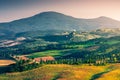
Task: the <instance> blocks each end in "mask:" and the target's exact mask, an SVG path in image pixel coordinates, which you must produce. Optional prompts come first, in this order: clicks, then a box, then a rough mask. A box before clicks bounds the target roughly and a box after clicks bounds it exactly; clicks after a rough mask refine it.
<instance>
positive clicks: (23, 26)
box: [0, 11, 120, 33]
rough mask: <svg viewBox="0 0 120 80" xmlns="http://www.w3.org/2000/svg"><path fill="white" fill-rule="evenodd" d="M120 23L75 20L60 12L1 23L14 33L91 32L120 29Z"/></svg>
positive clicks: (2, 26) (108, 20)
mask: <svg viewBox="0 0 120 80" xmlns="http://www.w3.org/2000/svg"><path fill="white" fill-rule="evenodd" d="M119 26H120V21H117V20H114V19H111V18H108V17H104V16H101V17H98V18H92V19H83V18H74V17H72V16H68V15H64V14H62V13H58V12H53V11H49V12H42V13H40V14H37V15H34V16H31V17H28V18H23V19H19V20H15V21H12V22H7V23H0V29H1V30H8V31H12V32H14V33H20V32H27V31H36V30H42V31H44V30H46V31H47V30H69V31H73V30H78V31H89V30H95V29H99V28H108V27H109V28H119Z"/></svg>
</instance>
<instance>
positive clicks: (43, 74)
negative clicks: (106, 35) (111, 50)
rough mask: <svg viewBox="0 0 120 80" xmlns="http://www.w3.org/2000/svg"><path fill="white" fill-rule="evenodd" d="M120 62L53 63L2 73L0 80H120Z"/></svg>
mask: <svg viewBox="0 0 120 80" xmlns="http://www.w3.org/2000/svg"><path fill="white" fill-rule="evenodd" d="M119 79H120V64H109V65H106V66H89V65H87V64H83V65H65V64H53V65H43V66H42V67H39V68H36V69H33V70H29V71H24V72H14V73H6V74H1V75H0V80H119Z"/></svg>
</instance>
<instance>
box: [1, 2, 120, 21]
mask: <svg viewBox="0 0 120 80" xmlns="http://www.w3.org/2000/svg"><path fill="white" fill-rule="evenodd" d="M47 11H55V12H59V13H63V14H66V15H70V16H73V17H76V18H87V19H88V18H96V17H100V16H106V17H110V18H113V19H116V20H119V21H120V0H0V22H9V21H13V20H17V19H21V18H25V17H30V16H33V15H35V14H38V13H41V12H47Z"/></svg>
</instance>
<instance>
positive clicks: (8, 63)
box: [0, 60, 15, 66]
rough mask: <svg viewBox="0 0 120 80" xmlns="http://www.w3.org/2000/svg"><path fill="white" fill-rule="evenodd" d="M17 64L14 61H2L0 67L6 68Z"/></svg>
mask: <svg viewBox="0 0 120 80" xmlns="http://www.w3.org/2000/svg"><path fill="white" fill-rule="evenodd" d="M13 63H15V61H13V60H0V66H6V65H10V64H13Z"/></svg>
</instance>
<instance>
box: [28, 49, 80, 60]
mask: <svg viewBox="0 0 120 80" xmlns="http://www.w3.org/2000/svg"><path fill="white" fill-rule="evenodd" d="M78 51H79V49H65V50H47V51H42V52H36V53H32V54H29V55H27V57H29V58H37V57H44V56H53V57H59V56H64V55H67V54H70V53H74V52H78Z"/></svg>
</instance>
